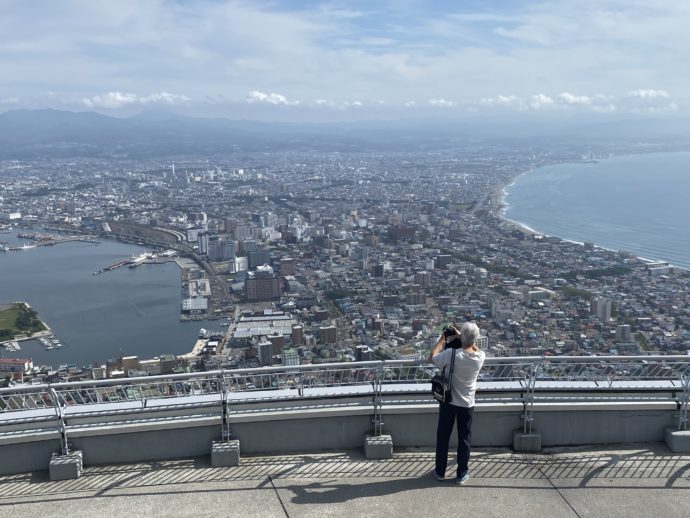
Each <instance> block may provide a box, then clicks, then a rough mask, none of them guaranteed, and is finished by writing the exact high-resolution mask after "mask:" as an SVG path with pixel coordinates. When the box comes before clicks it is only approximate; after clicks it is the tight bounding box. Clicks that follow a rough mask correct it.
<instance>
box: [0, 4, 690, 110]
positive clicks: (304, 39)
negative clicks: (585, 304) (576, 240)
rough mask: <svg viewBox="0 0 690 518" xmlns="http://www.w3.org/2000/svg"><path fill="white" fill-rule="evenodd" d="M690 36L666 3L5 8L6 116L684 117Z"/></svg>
mask: <svg viewBox="0 0 690 518" xmlns="http://www.w3.org/2000/svg"><path fill="white" fill-rule="evenodd" d="M37 5H40V6H41V8H40V10H39V9H37V7H36V6H37ZM688 27H690V2H682V1H681V2H678V1H670V0H626V1H620V0H599V1H593V0H577V1H576V0H571V1H565V0H560V1H559V0H554V1H549V2H517V1H497V0H495V1H483V2H480V1H461V0H456V1H452V0H441V1H432V0H426V1H421V0H419V1H417V0H397V1H380V2H375V1H373V0H372V1H368V2H365V1H350V2H338V1H333V2H320V1H316V0H310V1H306V0H304V1H282V2H278V1H224V0H205V1H201V0H177V1H171V0H117V1H115V0H108V1H101V0H53V1H43V2H27V1H25V0H0V70H1V71H2V73H1V74H0V111H4V110H8V109H14V108H44V107H52V108H60V109H70V110H85V109H90V110H96V111H101V112H104V113H109V114H114V115H126V114H129V113H134V112H137V111H141V110H143V109H167V110H173V111H178V112H181V113H186V114H193V115H204V116H207V115H222V116H228V117H237V118H239V117H243V118H256V119H270V120H343V119H357V118H387V119H390V118H396V117H419V116H424V117H426V116H433V115H439V116H443V117H450V118H453V117H465V116H468V115H472V114H480V115H481V114H484V113H492V114H498V115H500V114H522V115H544V116H547V115H548V116H560V115H574V114H577V115H581V116H588V117H605V116H609V117H611V116H618V115H620V116H629V115H631V114H635V115H643V116H648V115H649V114H655V115H656V116H677V115H684V114H688V113H690V101H689V98H690V94H689V92H690V30H688Z"/></svg>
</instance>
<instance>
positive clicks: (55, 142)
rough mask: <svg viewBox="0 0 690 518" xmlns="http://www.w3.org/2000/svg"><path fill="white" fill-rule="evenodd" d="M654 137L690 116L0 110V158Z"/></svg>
mask: <svg viewBox="0 0 690 518" xmlns="http://www.w3.org/2000/svg"><path fill="white" fill-rule="evenodd" d="M492 138H500V139H501V140H505V139H513V140H516V141H521V140H522V141H524V140H527V139H559V140H566V141H567V140H571V139H575V138H577V139H582V138H585V139H593V140H594V139H601V138H605V139H618V140H626V139H628V140H629V139H633V140H634V139H654V140H660V141H663V140H674V141H675V140H681V141H690V118H676V119H669V120H661V119H649V120H635V121H610V122H605V123H598V124H586V123H583V122H573V121H568V122H567V123H564V122H563V121H560V120H557V119H551V120H541V121H540V122H539V123H538V124H537V123H534V122H527V123H526V122H525V121H520V120H512V121H501V120H498V119H490V118H480V117H477V116H476V117H475V118H474V119H472V120H465V121H462V122H458V121H451V120H429V119H427V120H401V121H360V122H347V123H313V124H309V123H300V124H297V123H268V122H257V121H249V120H230V119H222V118H218V119H211V118H194V117H185V116H181V115H177V114H174V113H169V112H155V111H150V112H142V113H140V114H138V115H134V116H131V117H128V118H117V117H110V116H107V115H102V114H99V113H96V112H88V111H87V112H69V111H60V110H51V109H46V110H14V111H8V112H4V113H0V158H37V157H70V156H100V157H108V156H111V157H131V158H141V157H147V156H150V157H156V156H175V155H199V156H202V155H214V154H225V153H231V152H238V151H248V152H249V151H271V150H287V149H292V150H313V151H342V152H346V151H393V150H425V149H440V148H449V147H462V146H469V145H472V143H476V141H477V140H491V139H492Z"/></svg>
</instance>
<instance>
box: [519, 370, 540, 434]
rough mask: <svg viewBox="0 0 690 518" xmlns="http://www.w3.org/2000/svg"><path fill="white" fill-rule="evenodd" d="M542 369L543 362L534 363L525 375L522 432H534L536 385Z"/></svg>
mask: <svg viewBox="0 0 690 518" xmlns="http://www.w3.org/2000/svg"><path fill="white" fill-rule="evenodd" d="M540 370H541V362H537V363H533V364H532V365H531V366H530V367H529V370H528V373H527V375H526V376H525V385H526V388H527V390H526V392H525V396H524V405H525V410H524V413H523V414H522V420H523V423H522V432H523V433H525V434H530V433H532V423H533V422H534V387H535V385H536V382H537V377H538V376H539V371H540Z"/></svg>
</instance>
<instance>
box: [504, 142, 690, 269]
mask: <svg viewBox="0 0 690 518" xmlns="http://www.w3.org/2000/svg"><path fill="white" fill-rule="evenodd" d="M504 202H505V209H504V216H505V217H506V218H508V219H510V220H512V221H515V222H518V223H520V224H522V225H525V226H527V227H529V228H531V229H532V230H535V231H537V232H540V233H543V234H547V235H551V236H557V237H560V238H563V239H568V240H572V241H577V242H584V241H590V242H593V243H594V244H596V245H598V246H601V247H605V248H609V249H612V250H625V251H627V252H631V253H633V254H635V255H637V256H640V257H645V258H648V259H657V260H664V261H668V262H670V263H671V264H673V265H675V266H677V267H680V268H684V269H690V152H677V153H650V154H642V155H630V156H621V157H615V158H610V159H605V160H601V161H597V162H587V163H584V162H583V163H566V164H558V165H552V166H548V167H542V168H538V169H534V170H532V171H529V172H528V173H525V174H523V175H521V176H520V177H518V178H517V180H516V181H515V182H514V183H513V184H512V185H510V186H509V187H508V188H506V193H505V198H504Z"/></svg>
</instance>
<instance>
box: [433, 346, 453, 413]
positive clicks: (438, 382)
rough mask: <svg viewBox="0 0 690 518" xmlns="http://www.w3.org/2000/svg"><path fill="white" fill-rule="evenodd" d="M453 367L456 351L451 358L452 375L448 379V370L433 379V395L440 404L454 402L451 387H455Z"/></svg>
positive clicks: (444, 369)
mask: <svg viewBox="0 0 690 518" xmlns="http://www.w3.org/2000/svg"><path fill="white" fill-rule="evenodd" d="M453 367H455V349H453V354H452V355H451V358H450V373H449V374H448V377H446V368H445V367H443V370H442V371H441V372H440V373H439V374H436V376H434V377H433V378H431V395H432V396H434V399H436V400H437V401H438V402H440V403H450V402H451V401H452V400H453V394H451V387H452V386H453Z"/></svg>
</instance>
